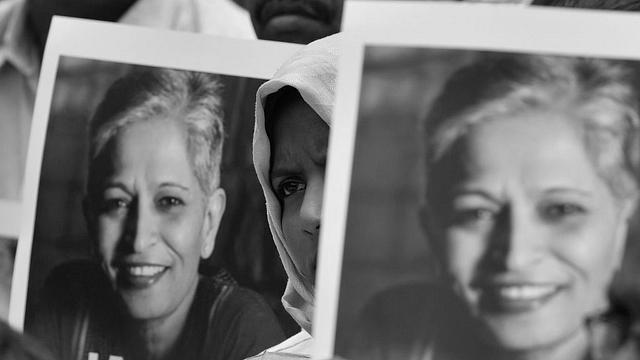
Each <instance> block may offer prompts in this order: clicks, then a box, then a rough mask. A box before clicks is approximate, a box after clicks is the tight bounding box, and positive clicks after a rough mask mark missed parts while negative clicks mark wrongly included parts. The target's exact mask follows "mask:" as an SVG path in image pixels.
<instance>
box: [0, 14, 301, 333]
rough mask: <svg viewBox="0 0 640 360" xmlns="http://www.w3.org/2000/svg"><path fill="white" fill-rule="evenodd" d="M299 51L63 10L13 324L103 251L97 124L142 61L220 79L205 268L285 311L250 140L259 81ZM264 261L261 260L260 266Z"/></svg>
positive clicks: (27, 205)
mask: <svg viewBox="0 0 640 360" xmlns="http://www.w3.org/2000/svg"><path fill="white" fill-rule="evenodd" d="M298 49H299V46H298V45H294V44H285V43H275V42H268V41H259V40H257V41H256V40H253V41H252V40H236V39H226V38H220V37H214V36H207V35H197V34H190V33H179V32H173V31H164V30H152V29H146V28H140V27H133V26H125V25H118V24H112V23H101V22H94V21H87V20H79V19H70V18H62V17H57V18H54V21H53V24H52V26H51V32H50V35H49V40H48V44H47V49H46V52H45V54H44V60H43V65H42V73H41V77H40V83H39V87H38V94H37V98H36V105H35V112H34V120H33V129H34V130H33V131H32V134H31V138H30V147H29V155H28V162H27V174H26V183H25V192H24V193H25V198H24V205H23V208H22V219H23V220H22V228H21V229H20V231H19V233H20V241H19V244H20V245H19V247H18V249H17V255H16V270H15V272H14V277H13V284H14V287H13V291H12V294H11V312H10V318H9V321H10V323H11V324H12V325H13V326H14V327H16V328H19V329H21V328H22V327H23V325H24V321H25V316H26V317H29V316H30V314H31V312H32V311H33V307H34V306H35V304H36V303H37V298H38V296H39V295H40V291H41V290H42V286H43V284H44V282H45V279H46V278H47V276H48V275H49V274H50V272H51V271H52V270H53V269H54V268H56V267H58V266H59V265H61V264H64V263H68V262H70V261H78V260H79V261H92V260H94V259H95V255H96V251H99V250H96V248H95V246H93V247H92V246H91V241H90V239H89V235H88V230H87V225H86V222H85V220H86V218H85V216H84V215H83V205H82V203H83V198H84V196H85V194H86V191H87V190H86V181H87V179H86V176H87V169H88V165H89V164H88V159H89V154H88V151H89V148H88V146H89V137H88V134H87V130H88V123H89V120H90V119H91V117H92V116H93V114H94V112H95V111H96V107H97V106H98V104H99V103H100V101H101V100H102V98H103V97H104V96H105V94H106V92H107V90H108V89H109V88H110V87H111V85H112V84H113V83H114V82H115V81H116V80H118V79H119V78H121V77H123V76H125V75H127V74H129V73H130V72H131V71H134V70H137V71H140V70H141V69H142V70H143V71H144V70H145V69H147V70H148V69H170V71H174V70H175V72H176V73H178V74H187V73H190V74H194V73H199V74H203V75H202V76H203V77H204V78H207V76H213V77H215V78H216V79H217V80H216V81H217V83H218V84H217V85H216V89H217V90H216V91H218V92H219V94H220V98H221V104H222V105H221V109H220V110H221V113H222V114H223V116H222V121H223V123H224V127H225V138H224V142H225V144H224V151H223V157H222V163H221V168H222V169H223V170H222V171H221V173H222V174H221V179H220V186H221V187H223V188H225V191H226V211H225V212H224V216H223V218H222V220H221V222H220V225H219V228H218V231H217V237H216V242H215V249H214V250H213V254H212V255H211V256H209V257H208V259H207V260H205V261H202V262H201V263H200V269H199V271H200V273H203V274H209V273H215V272H216V271H217V270H218V269H219V268H226V269H227V270H228V271H229V272H230V273H231V275H232V276H233V277H234V278H235V279H236V280H237V281H238V282H239V283H240V284H241V285H244V286H246V287H249V288H253V289H255V290H257V291H259V292H261V293H262V294H263V295H264V297H265V298H266V299H267V301H268V303H269V305H270V306H271V307H273V308H274V310H275V311H276V312H277V311H278V308H277V307H278V306H280V305H279V297H280V295H281V294H282V291H283V290H282V289H283V288H284V283H285V281H286V275H284V270H282V269H281V267H280V268H279V267H278V265H279V264H280V261H279V259H278V258H277V254H276V251H275V248H273V245H272V242H271V235H270V233H269V229H268V225H267V222H266V214H265V209H264V200H263V199H262V198H263V195H262V192H261V189H260V186H259V184H258V181H257V178H256V177H255V172H254V170H253V166H252V164H251V138H252V131H253V122H254V103H255V91H256V89H257V88H258V86H260V84H262V82H264V81H265V80H266V79H268V78H270V77H271V76H272V75H273V73H274V72H275V71H276V69H277V68H278V66H280V64H281V63H282V62H283V61H284V60H286V59H287V58H288V57H289V56H290V55H291V54H293V53H294V52H295V51H297V50H298ZM211 74H213V75H211ZM5 209H7V206H4V205H3V206H2V207H1V210H2V211H9V210H5ZM246 224H251V226H246ZM13 231H14V232H15V230H13ZM3 234H4V233H3ZM9 235H11V234H9ZM15 235H16V236H17V234H15ZM92 251H93V252H92ZM269 259H272V260H273V261H271V260H269ZM256 263H257V264H260V265H259V266H258V268H255V267H252V266H253V264H256ZM147 270H148V269H147ZM145 271H146V270H145ZM282 312H284V311H282ZM281 320H282V321H283V322H285V323H286V322H287V321H288V320H287V319H285V318H283V319H281Z"/></svg>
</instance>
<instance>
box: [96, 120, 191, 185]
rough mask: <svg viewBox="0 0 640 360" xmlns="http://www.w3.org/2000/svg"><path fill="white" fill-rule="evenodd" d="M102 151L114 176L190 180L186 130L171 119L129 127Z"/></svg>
mask: <svg viewBox="0 0 640 360" xmlns="http://www.w3.org/2000/svg"><path fill="white" fill-rule="evenodd" d="M105 151H106V152H107V153H109V156H108V158H110V159H111V161H110V162H111V164H112V166H113V168H112V172H113V174H118V173H123V172H129V171H132V172H145V173H146V174H147V176H151V177H156V176H157V177H167V178H169V177H174V178H184V179H185V180H187V179H191V178H193V171H192V167H191V161H190V157H189V154H188V150H187V142H186V135H185V130H184V129H183V127H182V126H181V125H180V124H179V123H177V122H176V121H173V120H171V119H167V118H159V119H151V120H147V121H142V122H138V123H134V124H131V125H129V126H127V127H125V128H124V129H122V130H120V132H119V133H118V135H116V136H115V138H114V139H113V141H112V142H111V144H110V146H108V147H107V148H106V149H105ZM189 181H190V180H189Z"/></svg>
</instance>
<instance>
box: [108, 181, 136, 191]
mask: <svg viewBox="0 0 640 360" xmlns="http://www.w3.org/2000/svg"><path fill="white" fill-rule="evenodd" d="M113 188H115V189H120V190H122V191H124V192H127V193H128V192H130V190H129V187H128V186H127V185H126V184H125V183H123V182H121V181H112V180H110V181H107V182H105V184H104V186H103V189H104V190H105V191H106V190H109V189H113Z"/></svg>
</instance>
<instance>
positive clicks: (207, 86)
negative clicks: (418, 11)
mask: <svg viewBox="0 0 640 360" xmlns="http://www.w3.org/2000/svg"><path fill="white" fill-rule="evenodd" d="M221 90H222V85H221V83H220V81H219V78H218V76H216V75H213V74H206V73H199V72H193V71H184V70H171V69H162V68H150V67H140V68H136V69H135V70H133V71H132V72H131V73H129V74H128V75H126V76H124V77H123V78H121V79H119V80H117V81H116V82H115V83H114V84H113V85H111V87H110V88H109V90H108V91H107V93H106V95H105V96H104V98H103V99H102V102H101V103H100V104H99V106H98V108H97V109H96V111H95V113H94V115H93V118H92V120H91V122H90V125H89V159H88V163H89V166H88V172H89V173H88V177H87V192H88V193H91V192H92V190H95V186H97V185H98V184H97V181H99V179H100V176H99V173H100V171H98V170H99V168H97V167H98V166H100V165H99V164H96V163H98V162H99V161H98V158H99V157H100V156H101V154H102V153H103V152H104V150H105V147H106V146H107V144H108V143H109V142H110V141H112V140H113V139H114V138H115V137H116V136H117V135H118V134H119V133H120V132H121V131H122V130H123V129H125V128H127V127H129V126H131V125H132V124H136V123H140V122H144V121H152V120H154V119H162V118H164V117H168V118H170V119H171V120H172V121H176V122H178V123H179V124H180V125H181V126H182V127H183V128H184V129H185V139H186V141H187V149H188V154H189V159H190V161H191V167H192V169H193V171H194V175H195V177H196V178H197V179H198V183H199V185H200V187H201V189H202V191H203V192H204V194H205V195H206V196H207V197H208V196H210V195H211V194H212V193H213V191H214V190H215V189H216V188H217V187H218V186H219V184H220V162H221V159H222V147H223V142H224V128H223V111H222V99H221Z"/></svg>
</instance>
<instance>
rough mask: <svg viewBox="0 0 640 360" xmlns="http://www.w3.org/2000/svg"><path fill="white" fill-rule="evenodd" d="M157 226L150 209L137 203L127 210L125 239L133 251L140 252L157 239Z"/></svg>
mask: <svg viewBox="0 0 640 360" xmlns="http://www.w3.org/2000/svg"><path fill="white" fill-rule="evenodd" d="M156 229H157V226H156V221H155V217H154V212H153V210H152V209H150V208H149V207H146V206H140V205H139V204H138V203H136V204H135V206H132V208H131V209H130V211H129V217H128V218H127V229H126V231H127V233H126V241H127V242H128V243H129V247H130V248H131V250H132V251H133V252H134V253H141V252H144V250H145V249H146V248H148V247H150V246H152V245H153V244H154V243H155V242H156V239H157V230H156Z"/></svg>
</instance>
